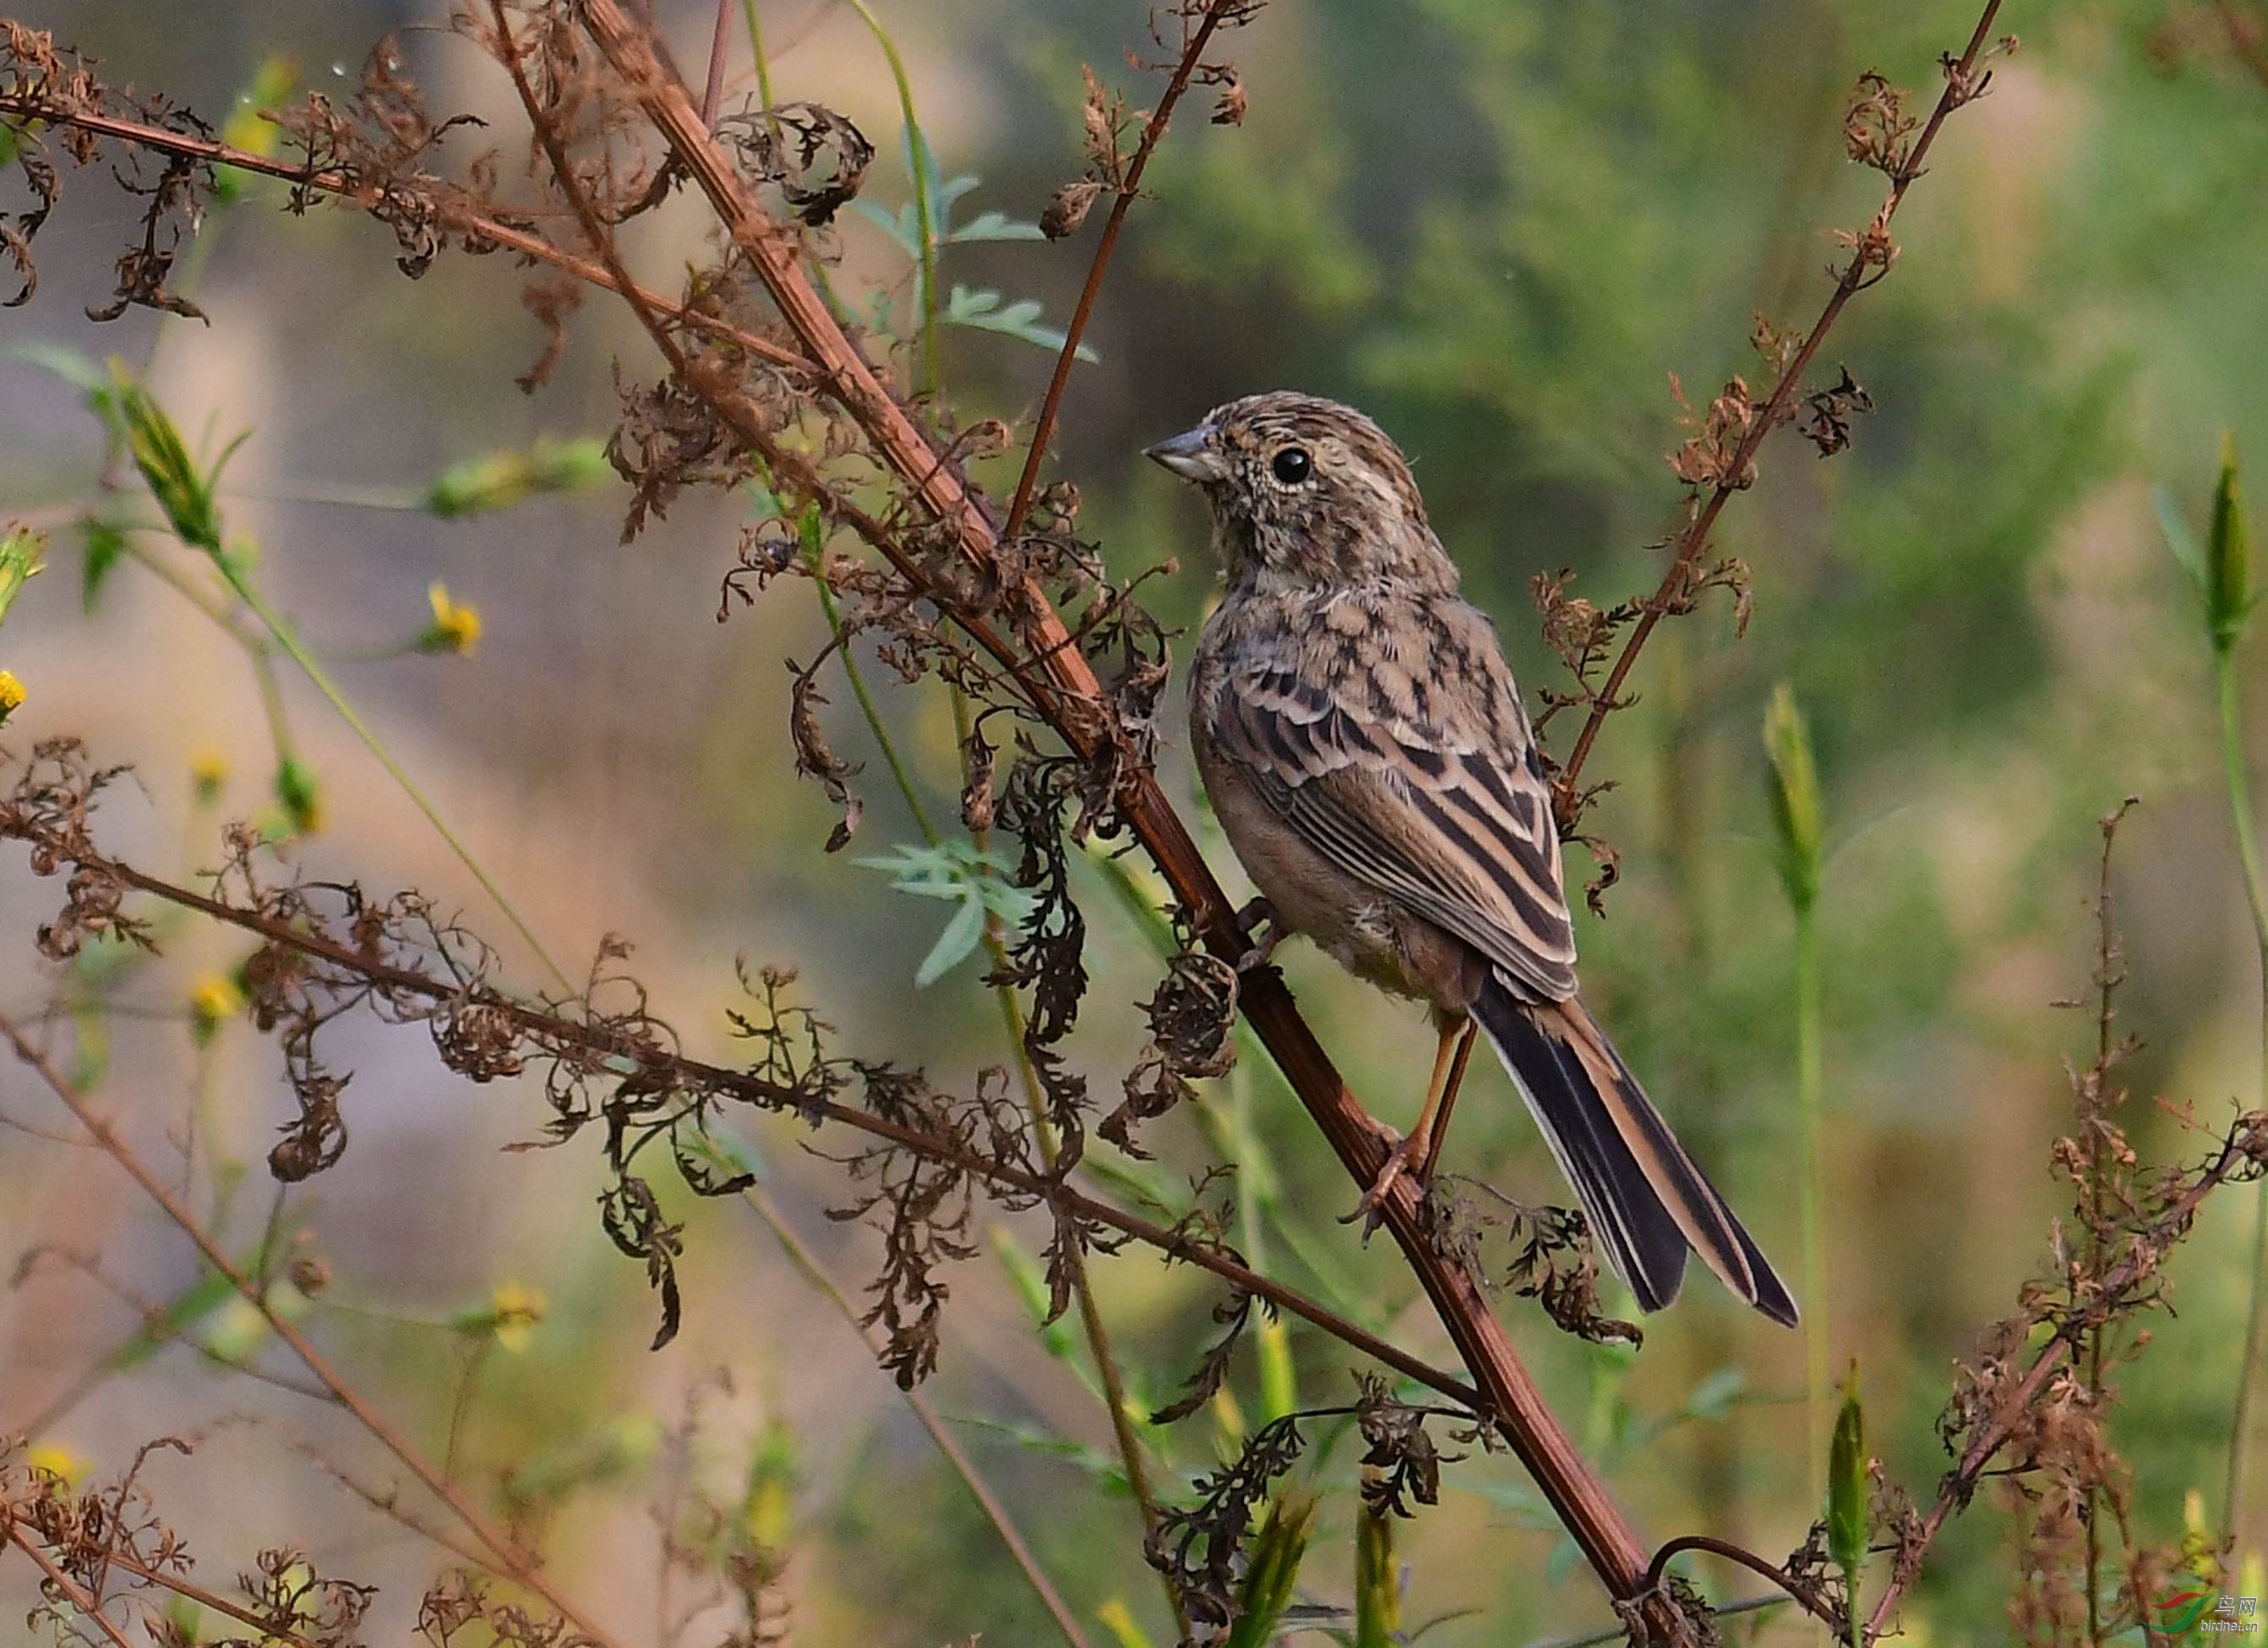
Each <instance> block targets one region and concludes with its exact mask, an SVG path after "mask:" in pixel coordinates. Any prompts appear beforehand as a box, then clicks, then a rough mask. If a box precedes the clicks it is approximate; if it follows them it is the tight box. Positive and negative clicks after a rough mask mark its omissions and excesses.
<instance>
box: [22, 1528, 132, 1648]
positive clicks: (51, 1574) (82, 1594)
mask: <svg viewBox="0 0 2268 1648" xmlns="http://www.w3.org/2000/svg"><path fill="white" fill-rule="evenodd" d="M8 1539H9V1541H10V1542H11V1544H13V1545H14V1546H15V1547H16V1549H18V1550H19V1551H21V1552H23V1553H24V1555H25V1556H28V1557H30V1558H31V1559H32V1560H33V1562H34V1563H37V1564H39V1569H40V1572H41V1573H43V1574H45V1575H46V1576H47V1578H48V1584H49V1585H53V1586H54V1587H55V1590H56V1591H57V1592H58V1593H61V1594H62V1596H63V1600H65V1601H66V1602H69V1603H70V1605H71V1606H72V1607H73V1608H77V1610H78V1611H79V1612H80V1613H81V1614H83V1615H85V1616H86V1617H87V1618H88V1619H91V1620H92V1621H93V1622H94V1623H95V1628H96V1629H97V1630H99V1631H101V1633H102V1634H103V1635H104V1636H105V1637H108V1638H109V1639H110V1643H111V1645H112V1648H134V1644H131V1643H129V1642H128V1641H127V1640H126V1637H125V1636H124V1634H123V1633H122V1632H121V1631H120V1630H119V1629H118V1627H117V1626H115V1625H114V1624H112V1623H111V1621H110V1615H107V1614H105V1613H104V1612H103V1611H102V1609H101V1608H100V1607H99V1605H98V1604H97V1603H96V1601H95V1600H94V1599H93V1598H92V1597H91V1596H89V1595H87V1593H86V1591H85V1587H84V1586H82V1585H80V1584H79V1583H78V1581H77V1580H76V1579H74V1578H71V1577H70V1575H69V1574H67V1573H65V1572H64V1571H63V1569H62V1568H61V1567H60V1566H59V1565H57V1563H56V1562H55V1558H54V1557H52V1556H48V1553H47V1552H45V1551H43V1550H41V1549H40V1546H39V1541H36V1540H34V1539H33V1538H32V1536H31V1535H30V1534H26V1532H25V1531H24V1530H23V1529H22V1528H21V1527H18V1526H17V1525H15V1524H14V1523H12V1522H11V1523H10V1524H9V1525H8Z"/></svg>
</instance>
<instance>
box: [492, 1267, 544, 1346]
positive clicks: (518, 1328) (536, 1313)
mask: <svg viewBox="0 0 2268 1648" xmlns="http://www.w3.org/2000/svg"><path fill="white" fill-rule="evenodd" d="M489 1309H490V1311H491V1312H492V1313H494V1318H495V1326H494V1327H493V1328H492V1329H491V1331H492V1332H494V1333H495V1335H496V1342H497V1343H498V1344H500V1345H502V1346H503V1347H504V1349H505V1350H510V1351H512V1352H513V1353H514V1354H515V1355H516V1354H518V1353H519V1352H520V1351H522V1350H527V1344H528V1341H529V1340H531V1339H533V1338H534V1336H535V1328H536V1325H537V1324H538V1323H539V1322H541V1321H542V1320H543V1310H544V1301H543V1292H542V1290H541V1289H540V1288H532V1287H529V1286H527V1284H524V1283H519V1282H499V1283H497V1284H496V1291H494V1292H492V1293H490V1295H489Z"/></svg>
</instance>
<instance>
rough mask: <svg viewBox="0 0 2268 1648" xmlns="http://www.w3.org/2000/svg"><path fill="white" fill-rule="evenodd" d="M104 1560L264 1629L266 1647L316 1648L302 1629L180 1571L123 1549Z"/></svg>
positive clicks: (228, 1615) (263, 1639) (255, 1627)
mask: <svg viewBox="0 0 2268 1648" xmlns="http://www.w3.org/2000/svg"><path fill="white" fill-rule="evenodd" d="M103 1561H104V1563H105V1565H106V1566H108V1567H112V1568H118V1569H122V1570H123V1571H126V1572H127V1573H129V1574H132V1575H133V1576H134V1577H135V1578H137V1579H139V1580H141V1581H143V1582H144V1584H146V1585H162V1586H164V1587H165V1588H166V1590H168V1591H171V1592H172V1593H173V1594H174V1595H175V1596H178V1597H181V1598H184V1599H186V1600H188V1601H191V1602H194V1603H195V1604H196V1605H197V1606H198V1607H199V1608H210V1609H211V1610H212V1611H213V1612H214V1613H216V1614H220V1615H226V1616H227V1617H228V1618H230V1619H232V1620H234V1621H235V1622H237V1623H238V1624H239V1625H249V1626H251V1627H252V1628H253V1629H254V1630H257V1631H259V1632H260V1633H261V1643H262V1644H263V1648H264V1644H269V1643H279V1644H284V1648H315V1644H313V1643H311V1642H309V1641H308V1640H307V1639H306V1637H302V1636H300V1635H299V1634H298V1632H296V1631H292V1630H285V1629H284V1628H282V1627H279V1626H278V1625H277V1624H276V1622H274V1621H273V1620H266V1619H262V1618H261V1617H260V1615H257V1614H254V1612H252V1610H251V1609H249V1608H246V1607H245V1606H244V1604H242V1603H241V1602H232V1601H230V1600H228V1599H227V1598H226V1597H225V1596H221V1595H219V1594H217V1593H215V1592H211V1591H208V1590H206V1589H205V1588H204V1587H203V1585H197V1584H195V1583H194V1582H193V1581H191V1580H188V1579H185V1578H182V1577H181V1576H180V1575H179V1574H170V1573H166V1572H165V1571H163V1570H161V1569H157V1568H151V1567H146V1566H144V1564H143V1563H139V1562H136V1560H135V1559H134V1558H133V1557H131V1556H127V1555H126V1554H125V1553H124V1552H123V1551H116V1550H114V1551H111V1552H109V1553H108V1554H107V1556H105V1557H104V1558H103Z"/></svg>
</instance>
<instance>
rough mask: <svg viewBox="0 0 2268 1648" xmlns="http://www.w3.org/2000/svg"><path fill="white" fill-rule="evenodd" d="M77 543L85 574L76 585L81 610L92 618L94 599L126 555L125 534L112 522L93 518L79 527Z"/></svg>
mask: <svg viewBox="0 0 2268 1648" xmlns="http://www.w3.org/2000/svg"><path fill="white" fill-rule="evenodd" d="M79 542H80V545H81V547H82V548H84V549H85V553H86V574H85V578H84V579H82V580H81V583H80V585H79V602H80V605H81V607H83V608H84V609H85V611H86V612H87V613H88V614H92V613H93V611H94V603H95V599H96V598H97V597H98V596H99V595H100V594H101V593H102V585H103V582H104V580H105V579H107V578H109V576H110V573H111V569H112V568H114V567H115V566H116V565H117V564H118V562H119V558H120V557H121V556H122V555H124V554H125V553H126V533H125V532H124V530H123V529H122V527H120V526H119V525H118V523H117V522H116V521H109V520H103V519H99V518H96V519H90V520H85V521H82V522H81V523H80V524H79Z"/></svg>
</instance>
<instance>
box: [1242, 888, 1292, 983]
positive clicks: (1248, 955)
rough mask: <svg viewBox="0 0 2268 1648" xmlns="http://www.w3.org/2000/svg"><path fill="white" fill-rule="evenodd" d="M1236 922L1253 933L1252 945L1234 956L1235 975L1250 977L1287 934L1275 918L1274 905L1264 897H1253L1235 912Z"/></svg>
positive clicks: (1263, 965) (1264, 962)
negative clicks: (1237, 955) (1239, 954)
mask: <svg viewBox="0 0 2268 1648" xmlns="http://www.w3.org/2000/svg"><path fill="white" fill-rule="evenodd" d="M1236 920H1237V924H1238V925H1239V926H1241V927H1242V928H1243V929H1244V930H1245V931H1248V932H1249V933H1251V934H1252V935H1253V940H1252V947H1251V948H1250V949H1249V950H1247V951H1246V952H1245V953H1243V954H1242V955H1241V956H1239V957H1237V958H1236V975H1237V977H1239V978H1241V979H1244V978H1250V977H1251V976H1252V975H1254V974H1255V973H1257V972H1258V971H1260V969H1261V968H1263V967H1266V966H1267V965H1268V959H1269V957H1270V956H1272V955H1274V954H1275V953H1276V946H1277V945H1279V944H1282V943H1283V942H1284V940H1285V938H1286V937H1288V936H1289V935H1287V934H1286V933H1285V931H1284V929H1283V927H1282V926H1281V925H1280V924H1279V923H1278V921H1277V918H1276V907H1275V906H1274V905H1273V904H1270V902H1269V901H1267V900H1266V899H1264V898H1256V899H1254V900H1253V901H1251V902H1250V903H1249V904H1247V905H1246V906H1245V907H1244V908H1243V909H1241V910H1239V911H1237V912H1236Z"/></svg>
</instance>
